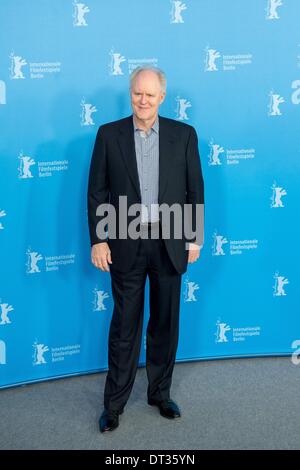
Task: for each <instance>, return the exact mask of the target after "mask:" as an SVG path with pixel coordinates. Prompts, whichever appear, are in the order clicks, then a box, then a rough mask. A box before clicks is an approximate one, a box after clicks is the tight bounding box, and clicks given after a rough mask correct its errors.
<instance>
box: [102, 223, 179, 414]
mask: <svg viewBox="0 0 300 470" xmlns="http://www.w3.org/2000/svg"><path fill="white" fill-rule="evenodd" d="M147 233H148V232H147ZM148 236H150V233H149V234H148ZM137 243H139V247H138V250H137V256H136V259H135V261H134V264H133V267H132V268H131V270H130V271H129V272H126V273H122V272H119V271H117V270H116V269H114V266H113V259H112V264H111V265H110V274H111V286H112V294H113V300H114V310H113V316H112V320H111V324H110V330H109V344H108V366H109V370H108V373H107V377H106V383H105V390H104V407H105V408H106V409H108V410H118V411H120V410H122V409H123V408H124V406H125V404H126V403H127V400H128V398H129V395H130V392H131V390H132V387H133V383H134V380H135V376H136V371H137V368H138V361H139V355H140V348H141V337H142V331H143V316H144V293H145V283H146V279H147V276H148V278H149V294H150V296H149V297H150V318H149V322H148V325H147V333H146V372H147V377H148V389H147V396H148V399H150V400H156V401H162V400H165V399H168V398H170V388H171V382H172V373H173V368H174V363H175V358H176V351H177V346H178V337H179V308H180V288H181V274H179V273H178V272H177V271H176V270H175V268H174V266H173V264H172V262H171V260H170V258H169V256H168V253H167V250H166V247H165V244H164V241H163V239H162V238H161V231H160V230H159V234H158V237H157V238H156V239H152V238H148V239H143V238H139V239H138V240H137Z"/></svg>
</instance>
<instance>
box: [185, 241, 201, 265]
mask: <svg viewBox="0 0 300 470" xmlns="http://www.w3.org/2000/svg"><path fill="white" fill-rule="evenodd" d="M199 257H200V246H199V245H196V243H190V244H189V257H188V263H195V261H197V259H198V258H199Z"/></svg>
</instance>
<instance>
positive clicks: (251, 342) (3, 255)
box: [0, 0, 300, 387]
mask: <svg viewBox="0 0 300 470" xmlns="http://www.w3.org/2000/svg"><path fill="white" fill-rule="evenodd" d="M299 19H300V2H299V0H227V1H226V2H225V1H222V0H184V1H175V0H172V1H170V0H152V1H151V2H149V1H147V0H130V1H125V0H110V1H107V0H84V1H82V2H80V1H79V0H51V1H50V0H43V1H40V0H27V1H26V2H25V1H20V0H2V1H1V2H0V120H1V122H0V156H1V160H0V165H1V167H0V175H1V185H0V276H1V277H0V281H1V284H0V386H1V387H6V386H11V385H16V384H21V383H27V382H32V381H37V380H43V379H48V378H53V377H61V376H67V375H72V374H81V373H87V372H95V371H100V370H105V369H106V368H107V337H108V328H109V323H110V318H111V314H112V308H113V301H112V294H111V285H110V276H109V274H107V273H102V272H100V271H99V270H97V269H96V268H94V267H93V265H92V264H91V263H90V243H89V237H88V226H87V210H86V191H87V177H88V170H89V163H90V158H91V152H92V148H93V145H94V140H95V136H96V132H97V129H98V127H99V125H101V124H103V123H106V122H108V121H113V120H116V119H120V118H122V117H125V116H127V115H129V114H131V108H130V100H129V94H128V82H129V74H130V72H131V71H132V70H133V69H134V68H135V67H136V66H138V65H142V64H151V65H157V66H159V67H160V68H162V69H163V70H164V71H165V72H166V75H167V79H168V88H167V98H166V100H165V102H164V104H163V105H162V107H161V108H160V114H161V115H163V116H167V117H170V118H173V119H178V120H181V121H184V122H187V123H189V124H192V125H193V126H195V128H196V130H197V132H198V136H199V148H200V155H201V162H202V168H203V174H204V179H205V202H206V209H205V213H206V220H205V244H204V248H203V250H202V252H201V258H200V260H199V261H198V262H197V263H195V264H193V265H190V266H189V268H188V271H187V273H185V274H184V276H183V279H182V298H181V321H180V328H181V330H180V343H179V347H178V353H177V360H194V359H209V358H220V357H243V356H258V355H262V356H263V355H284V354H291V353H292V351H293V347H292V343H293V341H294V340H295V339H297V336H298V331H299V327H300V319H299V302H298V291H297V286H298V285H299V255H298V248H297V246H298V234H299V221H298V216H299V206H298V204H299V170H300V163H299V162H300V132H299V131H300V124H299V123H300V69H299V67H300V37H299ZM146 301H148V291H147V297H146ZM147 317H148V306H146V308H145V326H146V321H147ZM144 361H145V342H143V344H142V348H141V357H140V364H144Z"/></svg>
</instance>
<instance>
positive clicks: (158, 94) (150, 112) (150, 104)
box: [131, 70, 165, 121]
mask: <svg viewBox="0 0 300 470" xmlns="http://www.w3.org/2000/svg"><path fill="white" fill-rule="evenodd" d="M164 98H165V93H163V92H162V90H161V85H160V81H159V78H158V76H157V75H156V73H155V72H152V70H144V71H143V72H140V73H139V74H138V75H137V77H136V78H135V80H134V81H133V84H132V88H131V106H132V110H133V114H135V115H136V117H137V118H138V119H140V120H141V121H148V120H152V119H153V120H154V119H155V117H156V115H157V113H158V108H159V105H160V104H161V103H162V102H163V100H164Z"/></svg>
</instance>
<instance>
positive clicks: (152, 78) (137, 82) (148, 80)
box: [132, 71, 160, 89]
mask: <svg viewBox="0 0 300 470" xmlns="http://www.w3.org/2000/svg"><path fill="white" fill-rule="evenodd" d="M132 85H133V87H134V88H135V89H137V88H139V89H141V88H153V89H154V88H157V87H160V82H159V78H158V76H157V75H156V74H155V73H154V72H148V71H147V72H141V73H139V74H138V75H137V76H136V77H135V79H134V81H133V84H132Z"/></svg>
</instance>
